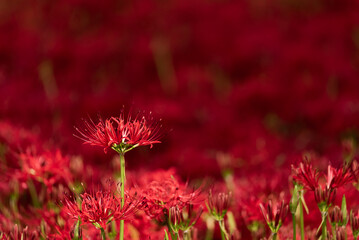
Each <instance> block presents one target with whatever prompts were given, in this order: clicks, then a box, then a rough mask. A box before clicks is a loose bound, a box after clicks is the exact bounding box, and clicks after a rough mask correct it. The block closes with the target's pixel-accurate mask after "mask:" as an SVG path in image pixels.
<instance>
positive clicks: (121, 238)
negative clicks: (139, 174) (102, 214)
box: [120, 153, 126, 240]
mask: <svg viewBox="0 0 359 240" xmlns="http://www.w3.org/2000/svg"><path fill="white" fill-rule="evenodd" d="M120 161H121V208H123V206H124V205H125V179H126V175H125V154H124V153H120ZM124 228H125V221H124V220H121V221H120V240H123V236H124V234H123V233H124Z"/></svg>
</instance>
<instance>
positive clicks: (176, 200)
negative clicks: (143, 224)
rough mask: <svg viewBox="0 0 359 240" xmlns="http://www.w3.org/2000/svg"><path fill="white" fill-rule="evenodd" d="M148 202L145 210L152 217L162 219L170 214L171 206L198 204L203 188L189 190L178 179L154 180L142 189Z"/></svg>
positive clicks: (180, 207) (181, 206)
mask: <svg viewBox="0 0 359 240" xmlns="http://www.w3.org/2000/svg"><path fill="white" fill-rule="evenodd" d="M142 195H143V197H144V199H145V200H144V201H145V203H146V208H145V212H146V214H147V215H149V216H150V217H152V218H157V219H160V218H161V217H163V214H165V215H168V211H169V209H170V208H171V207H174V206H177V207H178V208H179V209H182V208H183V207H185V206H186V205H188V204H197V202H198V201H199V200H198V199H199V197H200V195H201V190H200V189H198V190H195V191H189V190H188V189H187V185H183V184H180V183H179V182H178V181H177V180H176V179H174V178H173V177H172V178H169V179H163V180H162V181H152V182H150V183H149V184H148V185H147V186H145V187H144V188H143V190H142Z"/></svg>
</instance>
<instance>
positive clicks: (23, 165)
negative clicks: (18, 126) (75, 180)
mask: <svg viewBox="0 0 359 240" xmlns="http://www.w3.org/2000/svg"><path fill="white" fill-rule="evenodd" d="M18 158H19V164H20V169H19V170H17V171H15V177H16V178H17V179H19V180H20V181H21V182H26V181H27V180H29V179H33V180H36V181H39V182H42V183H44V184H45V185H46V187H47V191H48V192H51V190H52V187H53V186H54V185H55V184H57V183H61V182H70V180H71V174H70V172H69V170H68V166H69V159H68V157H65V156H62V154H61V152H60V151H59V150H57V151H55V152H44V153H42V154H34V153H32V152H31V151H30V150H28V151H26V152H24V153H20V154H18Z"/></svg>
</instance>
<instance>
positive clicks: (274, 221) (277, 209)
mask: <svg viewBox="0 0 359 240" xmlns="http://www.w3.org/2000/svg"><path fill="white" fill-rule="evenodd" d="M259 207H260V209H261V211H262V214H263V217H264V219H265V220H266V222H267V225H268V227H269V228H270V230H271V231H272V233H277V232H278V231H279V229H280V227H281V226H282V224H283V222H284V220H285V218H286V216H287V213H288V204H284V201H282V202H281V204H280V205H275V206H273V204H272V201H269V202H268V205H267V211H266V210H265V208H264V206H263V204H261V203H260V204H259Z"/></svg>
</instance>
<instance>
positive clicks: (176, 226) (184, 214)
mask: <svg viewBox="0 0 359 240" xmlns="http://www.w3.org/2000/svg"><path fill="white" fill-rule="evenodd" d="M202 212H203V208H202V206H200V207H199V209H198V211H194V206H193V205H192V204H187V205H186V206H185V207H183V208H180V207H179V206H173V207H171V208H170V209H169V225H170V226H171V229H172V230H173V231H174V232H178V231H179V230H181V231H188V230H189V229H191V227H192V226H193V225H194V224H196V222H197V220H198V219H199V217H200V216H201V214H202Z"/></svg>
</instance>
